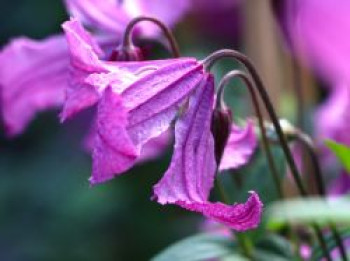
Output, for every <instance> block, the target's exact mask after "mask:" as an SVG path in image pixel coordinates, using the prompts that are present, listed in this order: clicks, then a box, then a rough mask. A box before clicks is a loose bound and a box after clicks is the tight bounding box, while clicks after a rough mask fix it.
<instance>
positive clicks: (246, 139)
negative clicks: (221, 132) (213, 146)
mask: <svg viewBox="0 0 350 261" xmlns="http://www.w3.org/2000/svg"><path fill="white" fill-rule="evenodd" d="M256 145H257V139H256V135H255V132H254V125H253V122H252V121H249V122H248V123H247V126H246V127H245V128H241V127H239V126H237V125H235V124H233V125H232V127H231V133H230V136H229V138H228V141H227V144H226V147H225V150H224V154H223V156H222V159H221V162H220V166H219V170H220V171H221V170H226V169H235V168H239V167H241V166H242V165H244V164H246V163H247V162H248V161H249V160H250V158H251V156H252V155H253V153H254V151H255V148H256Z"/></svg>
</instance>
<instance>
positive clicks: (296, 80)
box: [292, 58, 304, 130]
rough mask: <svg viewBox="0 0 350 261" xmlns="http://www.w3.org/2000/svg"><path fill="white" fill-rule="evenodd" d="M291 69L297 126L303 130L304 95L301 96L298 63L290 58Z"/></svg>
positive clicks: (301, 88)
mask: <svg viewBox="0 0 350 261" xmlns="http://www.w3.org/2000/svg"><path fill="white" fill-rule="evenodd" d="M292 67H293V79H294V94H295V98H296V102H297V104H296V105H297V109H296V111H297V113H296V114H297V115H296V116H297V117H296V118H297V126H298V127H299V128H300V129H301V130H304V119H303V113H304V95H303V86H302V80H301V70H300V66H299V63H298V61H297V60H296V59H294V58H292Z"/></svg>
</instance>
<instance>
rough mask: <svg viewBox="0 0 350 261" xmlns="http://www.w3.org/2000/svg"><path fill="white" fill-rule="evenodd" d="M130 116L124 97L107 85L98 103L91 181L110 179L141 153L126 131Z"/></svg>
mask: <svg viewBox="0 0 350 261" xmlns="http://www.w3.org/2000/svg"><path fill="white" fill-rule="evenodd" d="M127 116H128V115H127V111H126V109H125V108H124V107H123V105H122V99H121V97H120V96H119V95H118V94H116V93H114V92H113V91H112V89H111V88H107V89H106V91H105V93H104V95H103V97H102V99H101V101H100V103H99V105H98V113H97V131H96V134H95V135H96V136H95V141H94V149H93V156H92V157H93V167H92V176H91V178H90V183H91V184H97V183H101V182H104V181H107V180H110V179H112V178H113V177H114V176H115V175H117V174H118V173H121V172H124V171H126V170H127V169H129V168H130V167H131V166H132V165H133V164H134V163H135V161H136V159H137V157H138V156H139V154H140V152H139V150H138V149H137V148H136V147H135V146H134V144H133V142H132V141H131V139H130V137H129V135H128V133H127V131H126V126H127V123H128V121H127Z"/></svg>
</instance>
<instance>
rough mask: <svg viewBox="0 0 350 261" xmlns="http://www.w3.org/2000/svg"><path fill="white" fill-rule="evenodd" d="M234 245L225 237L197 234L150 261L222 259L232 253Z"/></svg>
mask: <svg viewBox="0 0 350 261" xmlns="http://www.w3.org/2000/svg"><path fill="white" fill-rule="evenodd" d="M234 246H235V243H234V242H233V241H232V239H231V238H229V237H227V236H220V235H214V234H199V235H195V236H191V237H188V238H186V239H183V240H181V241H179V242H177V243H175V244H173V245H171V246H170V247H168V248H166V249H165V250H164V251H163V252H161V253H160V254H158V255H157V256H155V257H154V258H153V259H152V261H172V260H182V261H199V260H207V259H212V258H222V257H225V256H228V255H231V254H232V253H233V252H234Z"/></svg>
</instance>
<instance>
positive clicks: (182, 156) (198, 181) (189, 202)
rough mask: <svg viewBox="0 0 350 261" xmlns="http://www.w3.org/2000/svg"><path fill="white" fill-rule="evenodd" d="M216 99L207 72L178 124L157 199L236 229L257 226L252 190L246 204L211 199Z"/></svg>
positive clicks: (256, 199) (257, 206) (156, 190)
mask: <svg viewBox="0 0 350 261" xmlns="http://www.w3.org/2000/svg"><path fill="white" fill-rule="evenodd" d="M213 102H214V79H213V77H212V76H211V75H209V74H207V75H206V78H205V79H203V80H202V83H201V85H199V86H197V89H196V93H195V94H194V95H193V96H192V97H191V99H190V104H189V108H188V110H187V111H186V113H184V115H182V117H180V118H179V119H178V120H177V122H176V124H175V146H174V155H173V157H172V160H171V163H170V166H169V168H168V170H167V171H166V173H165V174H164V176H163V178H162V179H161V180H160V181H159V182H158V183H157V184H156V185H155V186H154V198H156V199H157V201H158V202H159V203H160V204H177V205H179V206H181V207H183V208H185V209H188V210H191V211H195V212H199V213H202V214H203V215H204V216H206V217H208V218H210V219H213V220H216V221H218V222H220V223H224V224H226V225H227V226H229V227H231V228H233V229H235V230H239V231H242V230H247V229H252V228H255V227H256V226H257V225H258V224H259V222H260V217H261V212H262V203H261V202H260V200H259V197H258V195H257V194H256V193H254V192H252V193H251V196H250V198H249V199H248V201H247V202H246V203H245V204H235V205H232V206H229V205H225V204H223V203H220V202H216V203H212V202H209V201H208V199H209V193H210V190H211V189H212V187H213V185H214V178H215V173H216V170H217V164H216V161H215V155H214V139H213V135H212V133H211V118H212V114H213Z"/></svg>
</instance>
